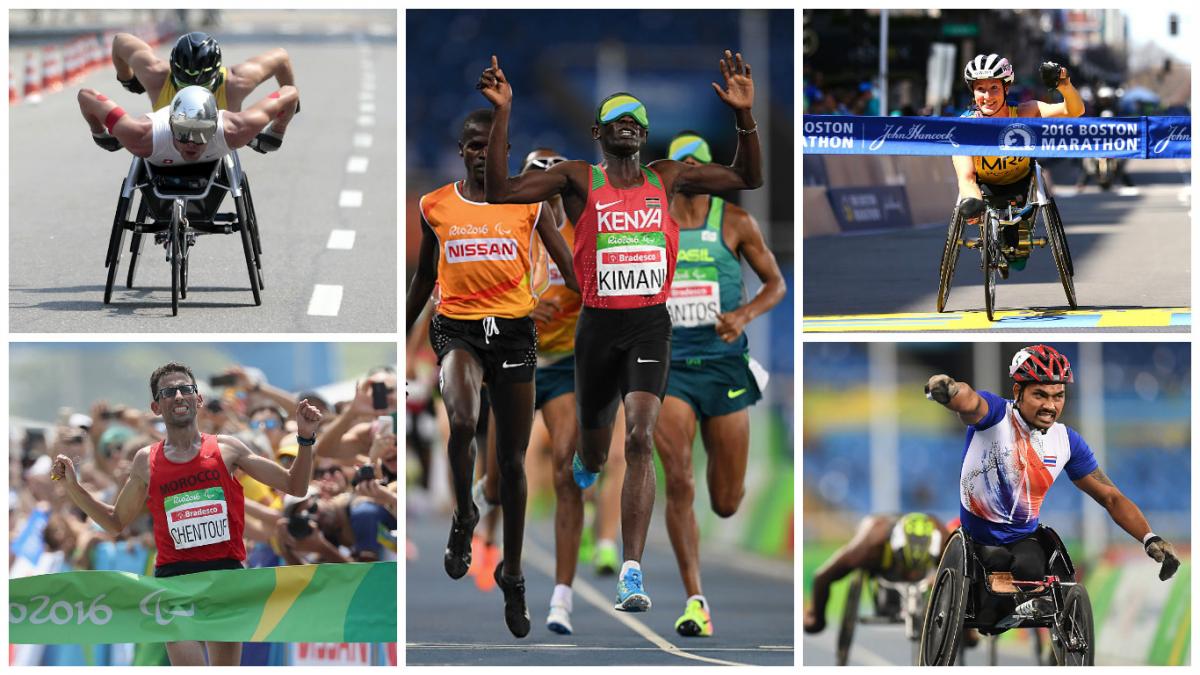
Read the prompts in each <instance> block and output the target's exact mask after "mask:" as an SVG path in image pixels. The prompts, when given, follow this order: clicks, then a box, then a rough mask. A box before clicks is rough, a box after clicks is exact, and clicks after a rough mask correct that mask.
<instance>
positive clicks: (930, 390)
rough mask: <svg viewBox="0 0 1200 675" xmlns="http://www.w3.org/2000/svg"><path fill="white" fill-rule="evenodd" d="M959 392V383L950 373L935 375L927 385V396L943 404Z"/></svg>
mask: <svg viewBox="0 0 1200 675" xmlns="http://www.w3.org/2000/svg"><path fill="white" fill-rule="evenodd" d="M957 393H958V383H957V382H955V381H954V379H953V378H952V377H950V376H949V375H934V376H933V377H931V378H929V382H928V383H927V384H926V385H925V398H927V399H929V400H931V401H937V402H938V403H941V404H942V405H946V404H947V403H949V402H950V399H952V398H954V395H955V394H957Z"/></svg>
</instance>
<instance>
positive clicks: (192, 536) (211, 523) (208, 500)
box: [163, 487, 229, 550]
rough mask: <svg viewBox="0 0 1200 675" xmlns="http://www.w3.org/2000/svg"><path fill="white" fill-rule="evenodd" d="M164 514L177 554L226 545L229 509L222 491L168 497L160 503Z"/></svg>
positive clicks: (187, 493) (197, 491) (214, 490)
mask: <svg viewBox="0 0 1200 675" xmlns="http://www.w3.org/2000/svg"><path fill="white" fill-rule="evenodd" d="M163 511H165V512H166V514H167V531H168V532H169V533H170V534H171V540H172V541H174V542H175V548H176V549H177V550H183V549H186V548H196V547H197V546H207V545H209V544H219V543H220V542H223V541H229V505H228V504H227V503H226V501H225V490H224V489H222V488H219V487H211V488H205V489H203V490H192V491H191V492H181V493H179V494H177V495H171V496H169V497H167V498H166V499H164V500H163Z"/></svg>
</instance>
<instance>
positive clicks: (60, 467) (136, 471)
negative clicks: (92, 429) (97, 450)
mask: <svg viewBox="0 0 1200 675" xmlns="http://www.w3.org/2000/svg"><path fill="white" fill-rule="evenodd" d="M149 466H150V447H149V446H147V447H145V448H142V449H141V450H139V451H138V453H137V454H136V455H134V457H133V467H132V469H131V470H130V472H129V478H127V479H126V480H125V485H123V486H121V491H120V492H119V493H118V494H117V502H116V504H114V505H112V506H109V505H108V504H105V503H104V502H102V501H100V500H99V499H96V498H95V497H94V496H93V495H92V493H90V492H88V491H87V490H85V489H84V488H83V486H81V485H80V484H79V479H78V477H77V476H76V475H75V465H74V463H72V462H71V458H70V457H67V456H66V455H59V456H58V457H57V458H55V460H54V464H53V465H51V467H50V478H51V479H53V480H61V481H63V487H64V488H65V489H66V492H67V498H68V499H70V500H71V502H72V503H74V504H75V505H76V506H78V507H79V508H80V509H81V510H82V511H83V512H84V513H86V514H87V515H88V517H89V518H91V519H92V520H94V521H96V524H98V525H99V526H100V527H102V528H104V530H105V531H106V532H110V533H112V534H120V533H121V532H123V531H124V530H125V528H126V527H128V526H129V523H131V522H133V519H134V518H137V516H138V514H140V513H141V512H142V508H143V507H144V506H145V505H146V492H147V489H148V488H147V484H146V480H147V478H148V476H149V475H150V471H149Z"/></svg>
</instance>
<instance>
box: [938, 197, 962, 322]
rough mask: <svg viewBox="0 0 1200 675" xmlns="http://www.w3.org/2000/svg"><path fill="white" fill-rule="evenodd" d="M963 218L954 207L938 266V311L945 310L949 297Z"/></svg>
mask: <svg viewBox="0 0 1200 675" xmlns="http://www.w3.org/2000/svg"><path fill="white" fill-rule="evenodd" d="M965 220H966V219H965V218H963V216H962V214H961V213H959V208H958V207H957V206H956V207H954V215H953V216H951V217H950V227H949V229H947V230H946V245H945V246H944V247H943V248H942V262H941V264H940V265H939V266H938V296H937V311H938V312H944V311H946V301H947V300H949V299H950V286H951V285H952V284H953V283H954V266H955V265H956V264H957V263H958V248H959V240H960V239H961V238H962V230H963V222H964V221H965Z"/></svg>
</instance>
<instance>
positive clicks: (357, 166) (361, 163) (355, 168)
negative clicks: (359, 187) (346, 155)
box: [346, 157, 369, 173]
mask: <svg viewBox="0 0 1200 675" xmlns="http://www.w3.org/2000/svg"><path fill="white" fill-rule="evenodd" d="M368 161H369V160H368V159H367V158H366V157H351V158H350V159H348V160H346V173H366V172H367V163H368Z"/></svg>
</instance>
